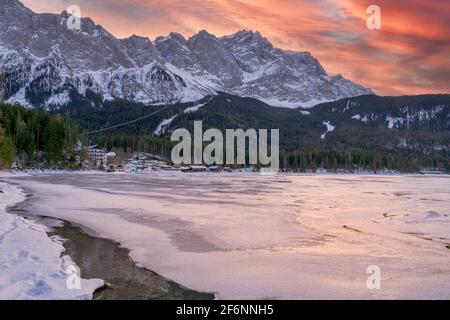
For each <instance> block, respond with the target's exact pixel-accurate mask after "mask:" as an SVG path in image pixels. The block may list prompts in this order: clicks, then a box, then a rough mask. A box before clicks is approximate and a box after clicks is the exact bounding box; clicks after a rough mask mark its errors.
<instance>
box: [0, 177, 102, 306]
mask: <svg viewBox="0 0 450 320" xmlns="http://www.w3.org/2000/svg"><path fill="white" fill-rule="evenodd" d="M23 200H24V194H23V193H22V192H21V191H20V189H19V188H17V187H14V186H10V185H7V184H5V183H0V300H12V299H27V300H28V299H30V300H31V299H36V300H55V299H79V300H86V299H91V298H92V293H93V292H94V291H95V290H96V289H97V288H99V287H101V286H103V281H102V280H81V288H80V289H73V290H70V289H68V286H67V281H68V280H69V279H70V274H67V273H66V270H68V267H73V266H74V264H73V262H72V261H71V259H70V257H68V256H64V257H61V254H62V253H63V252H64V247H63V246H62V244H61V242H60V240H58V239H56V238H53V239H50V238H49V237H48V236H47V234H46V232H45V227H44V226H41V225H39V224H37V223H35V222H33V221H31V220H27V219H25V218H22V217H19V216H16V215H13V214H9V213H7V212H6V208H7V207H8V206H11V205H13V204H14V203H17V202H20V201H23ZM69 270H70V269H69ZM72 283H75V282H72Z"/></svg>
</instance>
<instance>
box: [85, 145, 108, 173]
mask: <svg viewBox="0 0 450 320" xmlns="http://www.w3.org/2000/svg"><path fill="white" fill-rule="evenodd" d="M87 155H88V161H87V167H89V168H90V169H98V170H104V169H105V167H106V166H107V164H108V158H107V152H106V149H105V148H102V147H100V146H99V145H93V146H90V147H89V148H88V150H87Z"/></svg>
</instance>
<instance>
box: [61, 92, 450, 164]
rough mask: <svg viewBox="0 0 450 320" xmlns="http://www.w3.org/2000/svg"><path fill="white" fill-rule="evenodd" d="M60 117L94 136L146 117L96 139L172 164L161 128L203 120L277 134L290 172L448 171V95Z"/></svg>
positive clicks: (127, 109) (204, 104) (217, 101)
mask: <svg viewBox="0 0 450 320" xmlns="http://www.w3.org/2000/svg"><path fill="white" fill-rule="evenodd" d="M192 108H194V111H192V112H186V111H187V110H189V109H192ZM58 112H60V113H65V112H69V113H70V114H71V115H72V117H73V118H74V119H76V120H77V121H78V122H79V123H80V124H81V125H82V126H83V127H85V128H87V129H89V130H96V129H99V128H107V127H110V126H113V125H116V124H120V123H123V122H127V121H130V120H132V119H139V118H142V117H144V118H143V119H142V120H139V121H136V122H134V123H132V124H129V125H126V126H123V127H119V128H115V129H113V130H110V131H107V132H103V133H97V134H93V135H91V136H90V138H91V139H92V140H93V141H95V142H98V143H101V144H102V145H105V144H107V145H108V146H109V147H120V148H123V149H125V150H138V149H141V148H144V149H146V150H150V151H152V152H158V153H161V154H163V155H166V156H168V155H169V154H170V151H168V150H170V146H171V144H170V143H169V142H168V141H167V140H165V139H160V138H157V137H154V132H155V130H156V129H157V128H158V125H159V124H161V123H162V122H163V121H164V120H167V119H172V120H171V121H170V122H169V123H168V125H167V127H166V128H165V130H163V131H162V132H161V134H162V135H163V137H167V138H168V137H170V134H171V132H172V131H173V130H174V129H176V128H188V129H190V130H192V126H193V122H194V121H196V120H201V121H203V127H204V130H206V129H208V128H218V129H221V130H225V129H228V128H231V129H237V128H242V129H249V128H255V129H259V128H264V129H278V128H279V129H280V145H281V149H282V155H281V161H280V162H281V165H282V166H283V167H284V168H286V169H292V170H300V171H302V170H305V169H315V168H319V167H322V168H327V169H338V168H342V169H349V170H353V169H356V168H364V169H382V168H390V169H397V170H400V171H408V172H411V171H417V170H420V169H423V168H437V169H441V170H450V160H449V159H450V157H449V154H450V95H424V96H406V97H378V96H374V95H368V96H361V97H356V98H351V99H343V100H340V101H336V102H331V103H326V104H321V105H318V106H316V107H314V108H311V109H287V108H274V107H271V106H269V105H267V104H265V103H263V102H261V101H258V100H256V99H252V98H241V97H237V96H233V95H228V94H224V93H223V94H220V95H218V96H215V97H213V98H212V97H210V98H206V99H204V100H203V101H201V102H199V103H190V104H189V103H188V104H175V105H170V106H153V107H149V106H145V105H142V104H134V103H129V102H125V101H118V100H116V101H110V102H105V103H104V104H103V105H102V107H94V108H92V106H89V105H88V104H86V105H85V106H84V107H83V108H80V107H74V106H68V107H66V108H63V109H60V110H58ZM155 112H156V114H155ZM149 114H152V116H151V117H148V118H145V115H149ZM152 136H153V137H152ZM150 146H151V147H150Z"/></svg>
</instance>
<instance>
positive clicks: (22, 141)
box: [0, 105, 87, 169]
mask: <svg viewBox="0 0 450 320" xmlns="http://www.w3.org/2000/svg"><path fill="white" fill-rule="evenodd" d="M83 143H84V144H86V143H87V135H86V134H84V133H83V132H82V131H81V130H80V129H79V126H78V125H77V124H76V123H75V122H74V121H73V120H72V119H71V118H70V117H69V116H68V115H66V116H62V115H59V114H55V115H50V114H49V113H47V112H43V111H37V110H31V109H26V108H23V107H21V106H11V105H0V167H1V168H3V169H4V168H11V166H12V163H13V161H14V159H15V158H16V157H17V160H18V165H20V166H33V167H77V166H78V165H79V163H80V159H81V158H80V157H81V156H82V154H81V153H82V152H81V151H82V150H81V145H82V144H83Z"/></svg>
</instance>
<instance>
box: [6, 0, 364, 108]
mask: <svg viewBox="0 0 450 320" xmlns="http://www.w3.org/2000/svg"><path fill="white" fill-rule="evenodd" d="M0 4H1V6H0V68H1V70H2V72H3V73H4V74H5V82H6V83H5V84H6V85H5V88H6V92H5V97H6V99H10V100H11V99H15V100H14V101H21V99H22V100H23V101H24V104H25V103H27V104H34V105H48V104H49V103H47V102H48V101H47V100H48V99H51V97H52V96H53V95H58V96H64V97H65V98H66V97H67V96H68V94H67V92H72V91H73V92H76V93H77V94H80V95H86V94H87V92H88V91H92V92H95V93H97V94H98V95H100V96H101V97H102V98H103V99H115V98H122V99H128V100H132V101H135V102H143V103H155V104H158V103H172V102H179V101H193V100H196V99H201V98H202V97H204V96H206V95H211V94H215V92H217V91H223V92H228V93H231V94H236V95H241V96H249V97H253V98H257V99H260V100H263V101H264V102H266V103H269V104H272V105H274V106H284V107H299V106H303V107H306V106H312V105H314V104H315V103H318V102H325V101H331V100H337V99H341V98H345V97H351V96H356V95H362V94H368V93H372V91H370V90H369V89H367V88H364V87H362V86H360V85H357V84H355V83H353V82H351V81H350V80H347V79H345V78H343V77H342V76H334V77H330V76H329V75H328V74H327V72H326V71H325V69H324V68H323V67H322V65H321V64H320V63H319V61H317V60H316V59H315V58H314V57H313V56H312V55H311V54H309V53H307V52H294V51H285V50H281V49H277V48H274V46H273V45H272V43H271V42H270V41H269V40H268V39H267V38H265V37H263V35H261V34H260V33H259V32H254V31H250V30H241V31H239V32H237V33H235V34H232V35H229V36H224V37H216V36H215V35H213V34H211V33H209V32H208V31H206V30H202V31H200V32H199V33H197V34H195V35H193V36H192V37H190V38H189V39H187V40H186V39H185V38H184V37H183V36H182V35H181V34H179V33H175V32H173V33H170V34H169V35H168V36H165V37H158V38H157V39H156V40H155V41H154V42H152V41H151V40H150V39H148V38H146V37H141V36H138V35H133V36H130V37H128V38H125V39H117V38H116V37H115V36H113V35H112V34H110V33H109V32H108V31H107V30H106V29H104V28H103V27H102V26H101V25H98V24H96V23H95V21H93V20H92V19H90V18H88V17H85V18H82V20H81V29H80V30H72V29H69V28H67V19H68V18H69V14H68V13H67V12H62V13H61V14H49V13H44V14H38V13H34V12H32V11H31V10H29V9H28V8H26V7H25V6H23V5H22V3H20V2H19V1H17V0H0ZM36 96H38V97H39V98H35V97H36ZM66 100H67V99H65V102H66ZM11 101H12V100H11ZM50 101H52V102H54V101H60V99H51V100H50Z"/></svg>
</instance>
